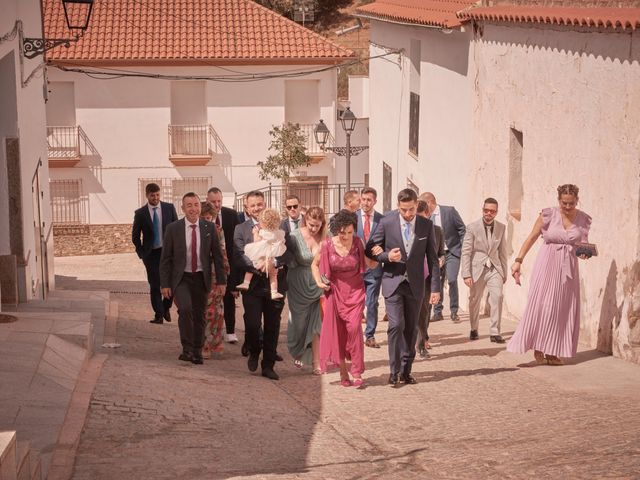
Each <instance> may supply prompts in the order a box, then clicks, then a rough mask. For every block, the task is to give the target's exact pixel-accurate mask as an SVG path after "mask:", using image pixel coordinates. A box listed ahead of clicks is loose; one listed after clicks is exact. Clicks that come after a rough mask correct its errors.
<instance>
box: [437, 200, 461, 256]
mask: <svg viewBox="0 0 640 480" xmlns="http://www.w3.org/2000/svg"><path fill="white" fill-rule="evenodd" d="M440 221H441V222H442V230H444V241H445V243H446V244H447V248H448V249H449V252H451V253H452V254H453V255H455V256H456V257H458V258H460V251H461V250H462V240H463V239H464V232H465V230H466V228H465V225H464V222H463V221H462V218H460V214H459V213H458V211H457V210H456V209H455V207H448V206H446V205H440Z"/></svg>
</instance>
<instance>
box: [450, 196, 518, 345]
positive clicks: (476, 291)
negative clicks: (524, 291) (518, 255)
mask: <svg viewBox="0 0 640 480" xmlns="http://www.w3.org/2000/svg"><path fill="white" fill-rule="evenodd" d="M497 214H498V201H497V200H496V199H495V198H487V199H486V200H485V201H484V205H483V207H482V218H481V219H480V220H477V221H475V222H473V223H471V224H470V225H467V232H466V234H465V236H464V241H463V242H462V255H461V258H460V262H461V267H462V278H463V279H464V283H465V285H466V286H467V287H469V289H470V292H469V318H470V321H471V333H470V334H469V339H471V340H477V339H478V320H479V315H480V301H481V300H482V297H483V296H484V291H485V287H486V288H487V289H488V290H489V306H490V307H491V327H490V330H489V335H490V336H489V338H490V340H491V341H492V342H495V343H504V339H503V338H502V336H501V335H500V319H501V316H502V287H503V285H504V282H506V280H507V272H508V271H509V270H508V268H507V241H506V239H505V231H506V228H505V225H504V224H503V223H500V222H498V221H496V219H495V218H496V215H497Z"/></svg>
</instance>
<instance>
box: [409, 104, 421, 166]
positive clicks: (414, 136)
mask: <svg viewBox="0 0 640 480" xmlns="http://www.w3.org/2000/svg"><path fill="white" fill-rule="evenodd" d="M419 140H420V95H418V94H417V93H414V92H411V95H410V101H409V151H410V152H411V153H413V154H414V155H418V143H419Z"/></svg>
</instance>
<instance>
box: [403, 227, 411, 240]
mask: <svg viewBox="0 0 640 480" xmlns="http://www.w3.org/2000/svg"><path fill="white" fill-rule="evenodd" d="M410 238H411V224H410V223H408V222H407V223H405V224H404V241H405V242H406V243H409V239H410Z"/></svg>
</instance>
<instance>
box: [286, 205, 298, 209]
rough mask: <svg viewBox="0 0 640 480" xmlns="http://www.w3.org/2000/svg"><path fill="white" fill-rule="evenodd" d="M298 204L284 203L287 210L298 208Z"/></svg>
mask: <svg viewBox="0 0 640 480" xmlns="http://www.w3.org/2000/svg"><path fill="white" fill-rule="evenodd" d="M299 206H300V205H286V207H287V210H293V209H294V208H298V207H299Z"/></svg>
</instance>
